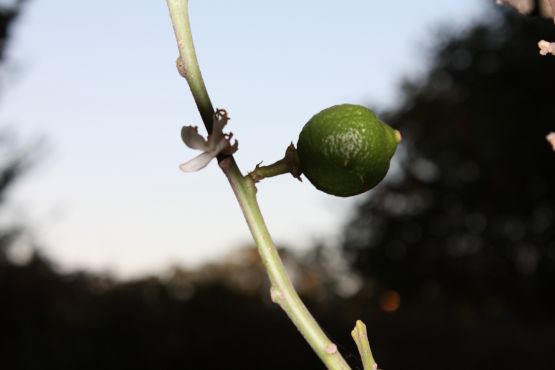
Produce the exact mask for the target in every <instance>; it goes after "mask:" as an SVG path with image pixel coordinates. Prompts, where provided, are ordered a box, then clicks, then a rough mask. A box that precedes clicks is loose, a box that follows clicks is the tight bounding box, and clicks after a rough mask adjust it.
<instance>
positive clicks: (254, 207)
mask: <svg viewBox="0 0 555 370" xmlns="http://www.w3.org/2000/svg"><path fill="white" fill-rule="evenodd" d="M166 1H167V5H168V9H169V11H170V16H171V20H172V24H173V28H174V32H175V36H176V39H177V45H178V48H179V53H180V58H181V61H178V65H180V72H182V73H183V74H185V76H186V80H187V82H188V83H189V87H190V88H191V92H192V94H193V97H194V98H195V102H196V104H197V107H198V110H199V112H200V114H201V116H202V119H203V121H204V124H205V126H206V129H207V130H208V132H211V130H212V116H213V114H214V109H213V107H212V103H211V102H210V98H209V95H208V92H207V91H206V86H205V85H204V82H203V80H202V75H201V73H200V69H199V66H198V62H197V59H196V55H195V49H194V45H193V40H192V36H191V31H190V24H189V14H188V0H166ZM286 153H287V152H286ZM286 157H287V154H286ZM218 162H219V165H220V168H221V169H222V170H223V172H224V173H225V175H226V176H227V178H228V180H229V182H230V184H231V187H232V189H233V191H234V193H235V196H236V198H237V200H238V202H239V205H240V206H241V209H242V211H243V215H244V217H245V219H246V221H247V224H248V226H249V229H250V232H251V234H252V236H253V238H254V240H255V242H256V245H257V248H258V252H259V254H260V256H261V259H262V262H263V264H264V267H265V268H266V271H267V273H268V276H269V278H270V282H271V285H272V287H271V290H270V293H271V297H272V300H273V301H274V302H275V303H277V304H279V305H280V307H281V308H282V309H283V310H284V311H285V312H286V313H287V315H288V316H289V318H290V319H291V321H293V323H294V324H295V326H296V327H297V329H299V331H300V332H301V334H302V335H303V336H304V338H305V339H306V341H307V342H308V343H309V344H310V346H311V347H312V349H313V350H314V352H316V354H317V355H318V357H319V358H320V359H321V360H322V362H323V363H324V364H325V365H326V367H327V368H328V369H331V370H348V369H350V367H349V365H348V364H347V362H345V360H344V359H343V357H342V356H341V354H340V353H339V351H338V350H337V346H336V345H335V344H334V343H333V342H331V341H330V340H329V339H328V338H327V336H326V335H325V334H324V332H323V330H322V329H321V328H320V326H319V325H318V323H317V322H316V320H315V319H314V318H313V317H312V315H311V314H310V312H309V311H308V309H307V308H306V306H305V305H304V304H303V302H302V301H301V299H300V297H299V295H298V294H297V292H296V291H295V288H294V287H293V284H292V283H291V280H290V279H289V277H288V276H287V273H286V271H285V267H284V266H283V263H282V261H281V258H280V257H279V254H278V252H277V249H276V247H275V245H274V243H273V241H272V238H271V236H270V233H269V232H268V229H267V227H266V224H265V222H264V218H263V216H262V213H261V212H260V208H259V206H258V201H257V199H256V186H255V181H254V180H253V178H252V177H250V176H243V175H242V173H241V171H240V170H239V167H238V166H237V164H236V162H235V160H234V158H233V156H225V155H220V156H218ZM278 162H279V161H278ZM280 166H281V165H280ZM255 171H256V170H255ZM275 353H284V352H283V348H281V347H280V348H276V349H275Z"/></svg>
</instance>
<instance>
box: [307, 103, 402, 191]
mask: <svg viewBox="0 0 555 370" xmlns="http://www.w3.org/2000/svg"><path fill="white" fill-rule="evenodd" d="M399 139H400V136H399V132H398V131H396V130H394V129H392V128H391V127H390V126H388V125H387V124H385V123H383V122H382V121H380V120H379V119H378V117H376V115H375V114H374V112H372V111H371V110H369V109H367V108H365V107H363V106H360V105H354V104H342V105H335V106H332V107H330V108H327V109H324V110H323V111H321V112H319V113H317V114H316V115H314V116H313V117H312V118H311V119H310V120H309V121H308V122H307V123H306V125H305V126H304V127H303V129H302V131H301V133H300V135H299V141H298V142H297V154H298V157H299V162H300V167H301V170H302V172H303V173H304V175H305V176H306V177H307V178H308V180H309V181H310V182H311V183H312V184H313V185H314V186H315V187H316V188H317V189H319V190H321V191H323V192H325V193H328V194H332V195H336V196H340V197H349V196H353V195H357V194H361V193H364V192H366V191H368V190H370V189H372V188H373V187H374V186H376V185H377V184H378V183H379V182H380V181H381V180H382V179H383V178H384V177H385V175H386V173H387V171H388V169H389V162H390V160H391V157H392V156H393V154H394V153H395V149H396V148H397V143H398V141H399Z"/></svg>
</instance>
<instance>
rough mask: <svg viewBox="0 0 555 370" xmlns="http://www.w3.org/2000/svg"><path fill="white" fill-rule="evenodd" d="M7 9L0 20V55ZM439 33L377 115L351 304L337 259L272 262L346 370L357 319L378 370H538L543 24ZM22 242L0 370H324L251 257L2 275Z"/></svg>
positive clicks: (0, 202)
mask: <svg viewBox="0 0 555 370" xmlns="http://www.w3.org/2000/svg"><path fill="white" fill-rule="evenodd" d="M20 5H21V3H17V5H16V7H15V8H13V10H10V11H7V12H0V22H2V23H1V24H0V32H1V36H2V42H1V47H2V48H0V56H2V55H3V53H2V52H3V46H4V44H5V40H6V34H7V33H6V30H7V29H8V26H9V24H10V23H11V22H12V20H13V19H14V16H15V15H16V14H17V13H18V11H19V9H20V8H19V7H20ZM442 35H443V36H442V39H441V41H440V42H439V44H438V46H437V47H436V48H435V51H434V53H433V55H432V60H431V62H430V63H431V64H430V67H429V70H428V72H427V73H426V74H424V75H423V76H422V77H421V79H419V80H418V81H414V80H413V81H411V82H407V83H406V84H405V86H404V98H403V100H402V101H401V102H399V104H398V107H397V108H395V109H394V110H393V111H391V112H389V113H388V114H387V121H388V122H391V123H393V124H394V125H396V126H397V127H398V128H400V129H401V131H402V132H403V136H404V142H403V144H402V146H401V147H402V148H403V150H402V151H401V152H400V153H399V156H400V157H401V167H400V169H399V170H398V171H397V172H396V173H393V174H391V175H390V176H389V182H388V183H386V184H383V185H381V186H380V187H378V188H377V189H376V190H375V191H373V192H372V193H371V194H369V195H368V197H366V198H365V199H363V201H362V202H361V203H360V205H359V206H358V207H357V209H356V212H355V214H354V215H353V218H352V220H351V221H350V223H349V224H348V225H347V227H346V228H345V230H344V235H345V242H344V243H343V248H342V249H341V250H342V251H343V252H345V255H346V256H347V259H348V262H349V263H350V264H351V266H352V267H353V270H354V271H356V272H357V273H358V274H359V275H360V278H361V282H362V284H359V285H360V286H361V289H360V290H359V291H358V292H357V291H356V286H357V284H356V279H352V273H351V272H349V271H346V270H345V265H344V264H341V263H339V262H340V261H341V259H340V257H338V249H336V250H330V249H326V248H323V247H319V248H314V249H313V250H312V251H311V252H310V253H308V254H307V255H305V256H303V257H299V256H295V255H293V254H291V253H289V252H287V250H282V251H281V253H282V254H283V255H284V257H285V264H286V265H287V266H288V268H289V269H290V270H291V272H292V275H293V279H294V281H295V283H296V285H298V286H299V287H300V290H301V293H302V295H303V298H304V299H305V300H306V303H307V305H308V306H309V309H310V310H311V311H313V312H314V315H315V316H316V318H317V319H318V320H319V321H320V322H321V323H322V326H323V327H324V328H325V329H326V331H327V332H328V333H329V334H330V336H331V337H332V338H334V340H335V341H336V342H337V343H338V344H339V346H340V350H341V351H342V352H343V353H344V354H345V355H346V357H347V360H348V361H351V362H353V366H354V368H358V369H360V368H361V366H360V364H358V363H357V361H358V355H357V354H356V349H355V346H354V343H352V340H351V339H350V336H349V331H350V329H351V328H352V326H353V325H354V322H355V320H356V319H359V318H360V319H363V320H364V321H366V323H367V325H368V331H369V336H370V340H371V343H372V346H373V350H374V352H375V355H376V358H377V359H378V362H379V364H380V367H381V368H383V369H386V370H395V369H399V370H401V369H411V370H418V369H426V370H433V369H438V370H439V369H441V370H444V369H452V370H459V369H460V370H463V369H464V370H468V369H473V370H480V369H483V370H486V369H487V370H490V369H504V370H511V369H514V370H517V369H534V370H543V369H545V370H547V369H552V368H553V363H555V353H554V351H553V343H555V315H554V314H553V312H554V308H555V298H554V297H555V295H554V293H555V292H554V291H553V286H555V284H554V283H555V262H554V261H555V253H554V250H555V244H554V243H555V238H554V226H555V225H554V224H555V203H554V200H555V199H554V197H555V156H554V154H553V152H551V151H550V147H549V145H548V144H547V143H546V141H545V134H546V133H547V132H548V131H550V130H553V127H554V126H553V125H555V110H554V109H553V106H554V105H553V104H552V102H553V101H555V100H554V95H555V90H553V86H555V84H554V82H555V73H554V72H555V59H554V58H542V57H540V56H539V55H538V54H537V49H536V47H535V44H536V41H537V40H538V39H540V38H548V39H555V27H553V24H552V22H551V21H549V20H539V19H530V18H523V17H521V16H514V15H513V13H511V12H501V10H500V9H496V10H495V14H492V16H491V17H490V19H488V20H487V23H484V24H479V25H476V26H474V27H473V28H471V29H469V30H468V32H466V33H463V34H458V35H451V34H449V32H443V33H442ZM3 137H4V136H1V135H0V138H3ZM0 149H1V150H2V151H3V152H2V157H1V161H0V214H2V212H4V211H5V202H4V201H5V195H6V191H7V190H8V189H9V187H10V186H11V185H12V184H14V181H15V180H16V179H17V178H18V177H19V175H20V174H21V173H22V170H23V169H25V168H26V166H27V163H28V160H27V159H26V156H25V155H24V154H21V152H17V151H14V150H13V149H12V147H11V146H10V145H9V138H6V139H3V140H0ZM4 152H5V153H6V154H4ZM14 153H16V154H14ZM22 232H24V228H23V227H21V226H17V227H1V226H0V368H1V369H9V370H12V369H14V370H16V369H57V370H60V369H80V370H86V369H95V370H96V369H119V370H121V369H134V370H136V369H195V370H196V369H242V370H248V369H267V370H269V369H299V370H300V369H303V370H307V369H321V368H322V365H321V363H320V362H319V360H318V359H317V358H316V356H315V355H314V354H313V353H312V352H311V350H310V349H309V347H308V346H307V345H306V343H305V342H304V341H303V340H302V338H301V336H300V335H299V334H298V333H297V332H296V330H295V328H294V327H293V325H292V324H291V323H290V322H289V321H287V319H286V318H285V316H284V314H283V313H282V312H281V310H280V309H279V308H278V307H277V306H276V305H274V304H272V303H271V302H270V300H269V294H268V288H269V285H268V282H267V280H266V277H265V273H264V270H263V268H262V266H261V265H260V261H259V258H258V256H257V252H256V251H255V250H254V248H253V247H249V248H246V249H243V250H241V251H239V252H236V253H235V254H234V255H233V256H231V257H229V258H227V259H224V260H223V261H220V262H218V263H214V264H211V265H206V266H204V267H202V268H199V269H196V270H193V271H188V270H184V269H182V268H179V267H175V268H172V269H170V270H168V272H167V273H166V274H165V275H164V276H159V277H145V278H142V279H138V280H136V281H128V282H118V281H115V280H113V279H111V278H110V277H107V276H102V275H92V274H86V273H82V272H75V273H70V274H68V273H60V272H59V271H58V270H57V269H56V267H55V265H53V264H52V263H51V262H49V261H48V260H47V259H45V257H44V256H42V255H41V254H39V253H35V254H34V255H33V256H32V258H31V259H29V260H28V261H26V262H24V263H16V262H14V261H13V260H12V259H10V258H9V257H8V254H7V253H6V251H7V250H8V249H9V248H11V247H12V246H13V244H14V241H15V240H16V239H17V238H18V236H19V235H21V233H22ZM322 287H324V288H322ZM354 287H355V288H354ZM276 348H278V349H279V351H276V350H275V349H276ZM357 366H358V367H357Z"/></svg>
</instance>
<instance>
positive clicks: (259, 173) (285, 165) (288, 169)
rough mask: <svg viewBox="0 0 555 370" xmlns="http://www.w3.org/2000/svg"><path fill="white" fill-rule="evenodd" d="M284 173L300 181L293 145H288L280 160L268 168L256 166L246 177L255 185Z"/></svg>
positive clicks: (299, 169)
mask: <svg viewBox="0 0 555 370" xmlns="http://www.w3.org/2000/svg"><path fill="white" fill-rule="evenodd" d="M285 173H290V174H291V175H293V177H295V178H296V179H297V180H299V181H302V180H301V174H302V171H301V166H300V163H299V156H298V155H297V149H295V146H294V145H293V143H291V144H289V146H288V147H287V150H286V151H285V155H284V156H283V158H282V159H280V160H279V161H277V162H274V163H272V164H270V165H268V166H261V165H260V164H257V165H256V168H255V169H254V170H253V171H252V172H249V174H248V175H247V176H248V177H250V178H251V179H252V180H253V181H254V182H255V183H256V182H259V181H260V180H262V179H265V178H267V177H274V176H279V175H283V174H285Z"/></svg>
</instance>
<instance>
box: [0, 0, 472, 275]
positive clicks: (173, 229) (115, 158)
mask: <svg viewBox="0 0 555 370" xmlns="http://www.w3.org/2000/svg"><path fill="white" fill-rule="evenodd" d="M190 3H191V4H190V5H191V22H192V26H193V35H194V37H195V43H196V47H197V54H198V57H199V60H200V63H201V69H202V71H203V74H204V76H205V80H206V84H207V87H208V89H209V92H210V94H211V96H212V100H213V102H214V105H215V106H216V107H220V108H226V109H227V110H228V112H229V114H230V116H231V118H232V120H231V122H230V125H229V129H230V130H231V131H233V132H234V134H235V136H236V138H238V140H239V142H240V150H239V152H238V153H237V155H236V158H237V161H238V163H239V165H240V167H241V169H242V170H243V171H245V172H246V171H248V170H250V169H252V168H253V167H254V166H255V164H256V163H258V162H260V161H262V160H264V161H265V162H266V163H268V162H270V161H273V160H276V159H278V158H279V157H280V156H281V155H282V154H283V152H284V150H285V148H286V146H287V145H288V144H289V142H291V141H296V139H297V136H298V133H299V131H300V129H301V128H302V126H303V124H304V123H305V122H306V121H307V120H308V119H309V118H310V117H311V116H312V115H313V114H315V113H317V112H318V111H319V110H321V109H323V108H325V107H328V106H330V105H334V104H339V103H346V102H349V103H362V104H374V105H375V106H380V107H383V106H386V105H391V104H393V103H394V99H395V97H396V90H397V87H398V83H399V80H400V77H401V76H403V75H416V74H418V72H419V71H421V70H422V68H423V66H424V62H425V61H426V55H427V51H428V47H429V45H431V39H430V37H431V36H432V35H435V34H436V32H435V31H436V30H437V28H438V25H439V24H449V25H452V26H453V27H461V26H462V25H464V24H467V23H468V22H469V21H471V20H472V19H475V18H476V17H477V16H479V15H480V14H482V13H483V12H482V7H483V0H482V1H481V0H464V1H462V0H460V1H452V0H449V1H437V0H436V1H433V0H424V1H418V2H408V1H402V0H389V1H368V0H366V1H363V0H345V1H341V2H339V1H331V0H329V1H322V0H320V1H316V0H304V1H299V0H296V1H292V0H287V1H279V2H277V1H268V2H267V1H259V0H258V1H254V0H243V1H229V0H228V1H223V0H219V1H216V0H214V1H210V0H203V1H201V0H191V1H190ZM416 4H418V5H416ZM13 31H14V38H13V39H12V43H11V46H10V49H9V53H8V54H9V58H10V59H9V65H8V67H9V68H11V70H12V71H16V72H17V73H16V77H14V76H13V75H8V76H7V77H6V76H5V77H4V80H5V81H4V85H6V84H7V89H6V90H5V91H4V95H3V99H2V101H1V102H0V125H1V126H0V127H5V126H11V127H12V128H15V129H16V131H17V133H18V134H19V137H20V138H22V139H23V141H25V140H27V141H30V140H32V139H33V138H37V137H44V138H45V139H46V140H47V143H48V145H47V149H46V150H45V151H43V152H45V155H44V157H43V158H42V160H41V161H40V162H39V163H38V165H37V167H36V169H35V170H34V171H33V172H32V173H31V174H30V175H29V176H28V177H26V179H25V181H23V182H22V183H21V184H20V185H19V186H18V187H17V189H15V191H14V193H13V194H12V195H13V197H12V207H13V208H14V209H15V210H16V211H17V214H18V217H22V218H24V219H26V220H28V221H29V222H30V223H31V224H32V225H33V226H34V229H35V235H36V238H37V239H38V240H39V241H41V243H42V245H43V246H44V251H45V253H47V254H48V255H49V256H51V257H52V258H53V259H54V260H55V261H56V262H57V263H59V264H60V265H61V266H62V267H64V268H69V269H73V268H77V267H84V268H87V269H93V270H109V271H111V272H113V273H116V274H119V275H121V276H133V275H136V274H140V273H145V272H155V271H161V270H162V269H163V268H164V267H166V266H167V265H169V264H182V265H186V266H191V265H195V264H198V263H201V262H204V261H206V260H208V259H213V258H216V257H217V256H221V255H224V254H227V253H229V252H230V251H231V250H232V249H233V248H235V247H238V246H241V245H244V244H246V243H250V235H249V234H248V229H247V227H246V225H245V223H244V221H243V219H242V215H241V213H240V210H239V207H238V205H237V204H236V201H235V199H234V197H233V195H232V192H231V190H230V188H229V186H228V184H227V182H226V180H225V178H224V176H223V175H222V174H221V172H220V171H219V169H218V167H217V165H216V164H215V163H212V164H210V165H209V166H208V167H207V168H206V169H205V170H203V171H201V172H199V173H195V174H184V173H181V172H179V170H178V168H177V166H178V164H179V163H181V162H183V161H184V160H186V159H188V158H191V157H192V156H194V155H196V154H197V153H195V152H193V151H191V150H189V149H188V148H186V147H185V146H184V145H183V143H182V142H181V140H180V137H179V132H180V128H181V126H182V125H183V124H196V125H199V126H201V122H200V118H199V116H198V113H197V112H196V109H195V107H194V105H193V101H192V98H191V97H190V94H189V91H188V88H187V86H186V83H185V81H184V80H183V79H181V78H180V77H178V74H177V72H176V71H175V67H174V62H175V58H176V55H177V51H176V46H175V41H174V36H173V31H172V28H171V24H170V20H169V16H168V12H167V8H166V4H165V1H136V0H135V1H132V0H118V1H107V0H97V1H74V0H73V1H70V0H56V1H54V0H32V1H30V2H29V4H28V6H27V7H26V11H25V13H24V14H23V16H22V17H21V19H20V22H19V23H18V24H17V26H16V27H15V28H14V29H13ZM258 193H259V199H260V203H261V207H262V209H263V212H264V214H265V216H266V218H267V223H268V226H269V228H270V230H271V232H272V234H273V236H274V239H275V241H276V242H278V243H285V244H287V245H289V246H293V247H296V248H300V247H303V246H307V245H308V244H310V242H311V241H313V240H315V239H322V240H331V239H333V237H334V236H335V235H336V232H337V230H338V227H339V226H340V225H341V224H342V223H343V222H344V221H345V220H346V215H347V214H348V212H349V209H350V207H351V206H352V205H353V204H354V202H356V201H357V198H356V197H355V198H353V199H343V198H336V197H332V196H329V195H326V194H324V193H320V192H318V191H316V190H314V189H313V188H312V186H311V185H310V184H309V183H308V181H305V182H303V183H302V184H301V183H298V182H297V181H294V180H292V178H289V177H281V178H277V179H270V180H266V181H264V182H262V183H261V184H260V186H259V192H258Z"/></svg>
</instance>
